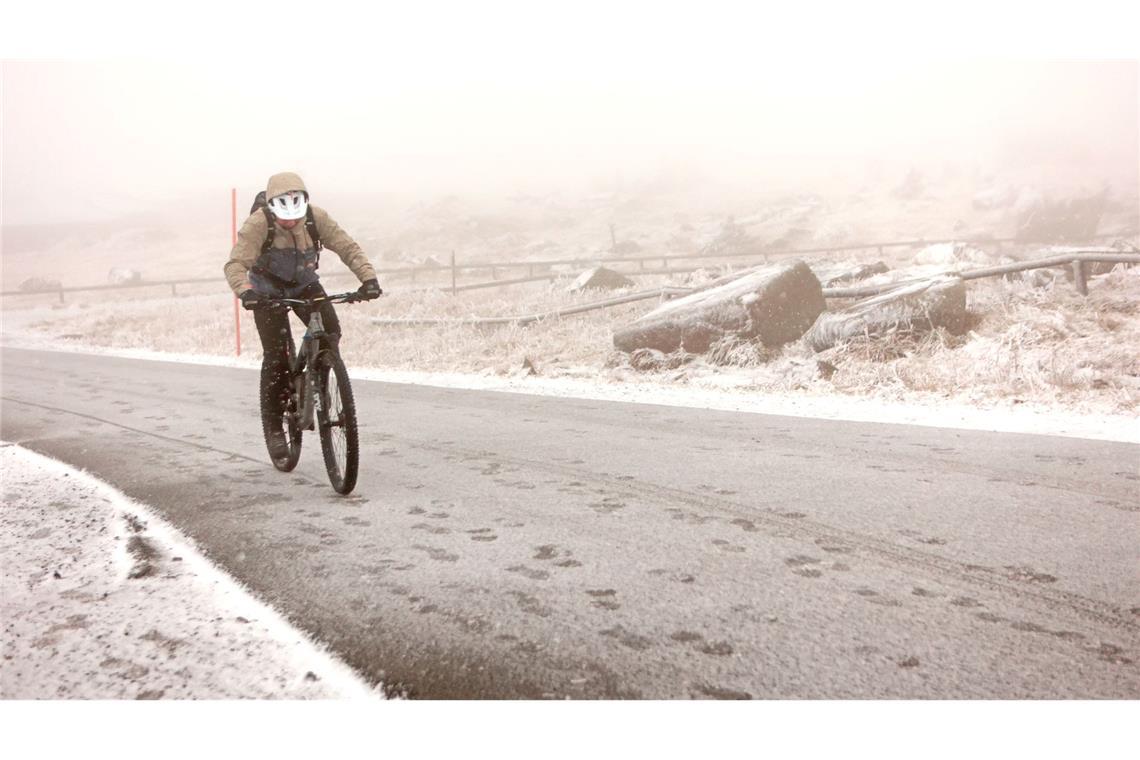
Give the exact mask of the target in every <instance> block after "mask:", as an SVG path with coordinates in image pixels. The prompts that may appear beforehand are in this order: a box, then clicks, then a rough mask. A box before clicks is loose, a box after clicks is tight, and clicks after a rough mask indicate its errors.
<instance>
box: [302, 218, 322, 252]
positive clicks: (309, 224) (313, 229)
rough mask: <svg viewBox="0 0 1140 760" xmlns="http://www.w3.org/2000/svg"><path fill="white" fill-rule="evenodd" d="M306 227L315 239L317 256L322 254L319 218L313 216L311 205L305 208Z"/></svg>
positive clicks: (314, 245)
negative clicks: (318, 230) (318, 226)
mask: <svg viewBox="0 0 1140 760" xmlns="http://www.w3.org/2000/svg"><path fill="white" fill-rule="evenodd" d="M305 229H306V230H307V231H308V233H309V237H310V238H312V239H313V247H314V248H316V249H317V256H320V255H321V249H322V248H324V246H323V245H321V233H319V232H317V220H316V219H315V218H314V217H313V207H312V206H309V207H308V208H307V209H305Z"/></svg>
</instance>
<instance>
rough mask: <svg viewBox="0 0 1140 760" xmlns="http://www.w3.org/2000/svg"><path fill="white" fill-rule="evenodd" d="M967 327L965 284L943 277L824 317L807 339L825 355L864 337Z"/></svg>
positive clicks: (853, 305) (961, 329) (957, 279)
mask: <svg viewBox="0 0 1140 760" xmlns="http://www.w3.org/2000/svg"><path fill="white" fill-rule="evenodd" d="M967 325H968V314H967V312H966V284H965V283H964V282H963V281H962V280H961V279H959V278H957V277H952V276H944V277H937V278H933V279H930V280H927V281H925V282H919V283H912V284H910V285H903V286H900V287H899V288H897V289H896V290H891V291H889V292H887V293H883V294H881V295H877V296H874V297H872V298H867V299H864V300H862V301H858V302H856V303H855V304H852V305H851V306H850V307H848V308H846V309H843V310H842V311H836V312H826V313H824V314H821V315H820V316H819V319H817V320H816V322H815V324H814V325H812V327H811V330H809V331H808V333H807V336H806V337H807V342H808V344H809V345H810V346H811V347H812V348H813V349H815V350H816V351H823V350H824V349H827V348H831V347H832V346H834V345H835V344H836V343H839V342H841V341H844V340H848V339H850V338H855V337H858V336H862V335H866V336H870V337H875V336H879V335H884V334H885V333H887V332H889V331H891V330H896V329H901V330H908V331H916V332H926V331H929V330H933V329H934V328H935V327H945V328H946V329H947V330H949V331H950V332H951V333H961V332H964V331H965V329H966V327H967Z"/></svg>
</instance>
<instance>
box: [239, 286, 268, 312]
mask: <svg viewBox="0 0 1140 760" xmlns="http://www.w3.org/2000/svg"><path fill="white" fill-rule="evenodd" d="M240 297H241V305H242V308H243V309H247V310H249V311H253V310H254V309H260V308H261V307H262V306H264V305H265V302H264V301H262V300H261V297H260V296H258V295H257V291H255V290H254V289H253V288H250V289H249V290H243V291H242V294H241V296H240Z"/></svg>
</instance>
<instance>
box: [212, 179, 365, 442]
mask: <svg viewBox="0 0 1140 760" xmlns="http://www.w3.org/2000/svg"><path fill="white" fill-rule="evenodd" d="M324 247H328V248H330V249H332V250H333V251H334V252H336V254H337V255H338V256H340V259H341V261H343V262H344V263H345V265H346V266H347V267H348V268H349V269H351V270H352V273H353V274H355V275H356V276H357V278H358V279H359V280H360V282H361V285H360V289H359V293H360V295H361V297H362V298H366V299H371V298H379V297H380V293H381V290H380V283H379V282H378V280H377V279H376V272H375V271H374V270H373V268H372V264H371V263H369V261H368V257H367V256H365V255H364V252H363V251H362V250H360V246H359V245H357V243H356V241H355V240H353V239H352V238H351V237H349V235H348V233H347V232H345V231H344V230H343V229H341V228H340V225H338V224H337V223H336V222H335V221H333V218H332V217H331V216H329V214H328V212H327V211H325V210H324V209H322V208H319V207H317V206H313V205H310V204H309V191H308V190H307V189H306V188H305V183H304V182H303V181H302V180H301V178H300V177H299V176H298V175H296V174H294V173H293V172H282V173H280V174H274V175H273V176H272V177H270V178H269V183H268V185H267V186H266V189H265V202H264V207H261V206H260V196H259V203H255V204H254V208H253V209H252V211H251V213H250V215H249V218H248V219H246V220H245V223H244V224H242V227H241V230H240V231H239V232H238V239H237V243H236V244H235V245H234V247H233V250H231V251H230V258H229V261H227V262H226V265H225V267H224V269H225V273H226V280H227V281H228V282H229V285H230V287H231V288H232V289H233V291H234V293H235V294H237V296H238V297H239V298H240V299H241V303H242V306H243V307H244V308H246V309H249V310H252V311H253V312H254V315H253V318H254V322H255V323H256V324H257V334H258V336H259V337H260V338H261V350H262V360H261V414H262V421H263V423H264V424H265V426H266V427H265V429H266V431H267V443H268V447H269V453H270V456H272V457H274V458H275V459H276V458H280V457H284V456H286V455H287V453H288V448H287V444H286V441H285V432H284V429H283V427H282V423H281V416H282V414H283V413H284V411H285V409H284V405H285V402H286V399H288V394H289V348H290V346H291V345H292V344H293V336H292V333H291V331H290V329H289V318H288V315H287V314H286V313H285V311H284V309H265V308H262V307H263V306H266V305H267V303H266V301H265V298H266V297H274V298H317V297H320V296H323V295H325V291H324V288H322V287H321V284H320V277H319V276H318V275H317V263H318V259H319V254H320V251H321V249H322V248H324ZM293 312H294V313H295V314H296V315H297V316H298V317H299V318H300V320H301V322H302V323H305V324H307V323H308V321H309V309H308V308H305V307H299V306H298V307H294V308H293ZM320 313H321V319H322V321H323V322H324V326H325V330H327V331H328V333H329V339H330V341H331V342H332V343H333V345H334V346H335V345H337V343H338V342H339V340H340V322H339V321H338V320H337V316H336V312H335V311H334V310H333V307H332V304H327V303H326V304H322V305H321V306H320Z"/></svg>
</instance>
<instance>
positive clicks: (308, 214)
mask: <svg viewBox="0 0 1140 760" xmlns="http://www.w3.org/2000/svg"><path fill="white" fill-rule="evenodd" d="M258 209H261V213H263V214H265V221H266V222H267V223H268V232H267V233H266V235H265V242H264V243H262V244H261V252H262V253H263V254H264V253H267V252H268V251H269V249H270V248H272V247H273V224H274V216H273V212H272V211H270V210H269V202H268V201H267V200H266V199H265V191H264V190H262V191H261V192H260V193H258V194H257V196H256V197H254V199H253V205H252V206H250V207H249V213H250V215H253V214H255V213H257V210H258ZM305 231H306V232H308V233H309V237H310V238H312V240H313V247H314V248H316V249H317V262H318V266H319V265H320V260H321V249H322V248H324V246H323V245H321V236H320V233H318V232H317V222H316V220H315V219H314V218H313V207H312V206H309V207H308V208H306V209H305Z"/></svg>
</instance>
